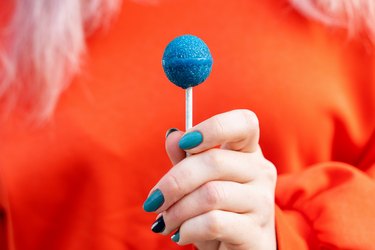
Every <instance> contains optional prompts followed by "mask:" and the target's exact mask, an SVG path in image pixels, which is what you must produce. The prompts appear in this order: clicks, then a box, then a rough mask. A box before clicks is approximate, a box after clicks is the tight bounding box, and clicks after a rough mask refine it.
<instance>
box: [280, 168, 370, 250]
mask: <svg viewBox="0 0 375 250" xmlns="http://www.w3.org/2000/svg"><path fill="white" fill-rule="evenodd" d="M374 170H375V164H374V163H372V165H370V167H369V168H368V169H367V172H362V171H361V170H359V169H357V168H356V167H354V166H350V165H348V164H344V163H340V162H327V163H320V164H316V165H314V166H311V167H310V168H308V169H307V170H305V171H303V172H300V173H297V174H288V175H281V176H280V177H279V180H278V184H277V188H276V203H277V207H276V231H277V240H278V249H279V250H287V249H299V250H304V249H363V250H365V249H373V247H374V237H375V199H374V194H375V182H374V179H373V177H371V173H374Z"/></svg>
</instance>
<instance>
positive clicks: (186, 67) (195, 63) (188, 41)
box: [162, 35, 212, 89]
mask: <svg viewBox="0 0 375 250" xmlns="http://www.w3.org/2000/svg"><path fill="white" fill-rule="evenodd" d="M162 64H163V68H164V72H165V74H166V75H167V77H168V79H169V80H170V81H171V82H173V83H174V84H176V85H177V86H179V87H181V88H183V89H187V88H189V87H194V86H197V85H198V84H200V83H202V82H204V80H206V78H207V77H208V75H209V74H210V73H211V69H212V56H211V53H210V50H209V49H208V47H207V45H206V44H205V43H204V42H203V41H202V40H201V39H200V38H198V37H196V36H193V35H183V36H179V37H176V38H175V39H173V40H172V41H171V42H170V43H169V44H168V45H167V47H166V48H165V51H164V55H163V60H162Z"/></svg>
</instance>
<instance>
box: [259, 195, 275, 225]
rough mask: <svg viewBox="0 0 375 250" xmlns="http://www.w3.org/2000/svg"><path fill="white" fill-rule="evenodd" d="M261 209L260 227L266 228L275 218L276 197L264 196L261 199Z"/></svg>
mask: <svg viewBox="0 0 375 250" xmlns="http://www.w3.org/2000/svg"><path fill="white" fill-rule="evenodd" d="M261 203H262V206H261V209H260V211H259V214H258V225H259V226H260V227H262V228H263V227H266V226H267V225H268V224H269V223H270V222H271V221H272V219H273V217H274V206H275V201H274V195H273V194H263V195H262V198H261Z"/></svg>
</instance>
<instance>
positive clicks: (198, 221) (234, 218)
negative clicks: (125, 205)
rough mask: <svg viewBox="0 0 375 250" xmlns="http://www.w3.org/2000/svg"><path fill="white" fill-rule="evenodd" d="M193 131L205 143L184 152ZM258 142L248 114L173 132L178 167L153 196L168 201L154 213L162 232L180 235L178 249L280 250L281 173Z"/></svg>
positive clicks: (171, 149)
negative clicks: (277, 222) (278, 189)
mask: <svg viewBox="0 0 375 250" xmlns="http://www.w3.org/2000/svg"><path fill="white" fill-rule="evenodd" d="M194 131H199V132H200V133H201V135H202V136H203V140H202V142H201V143H200V144H199V145H197V146H195V147H193V148H191V149H188V150H185V151H184V150H182V149H181V148H180V147H179V144H178V143H179V141H180V140H181V137H182V136H183V135H186V134H187V133H188V132H194ZM258 143H259V123H258V119H257V117H256V115H255V114H254V113H253V112H251V111H249V110H233V111H230V112H227V113H222V114H219V115H216V116H213V117H211V118H209V119H207V120H205V121H203V122H202V123H200V124H198V125H196V126H195V127H193V128H191V129H190V130H189V131H187V132H186V133H183V132H181V131H175V132H173V133H170V134H169V135H168V136H167V139H166V150H167V153H168V156H169V158H170V159H171V161H172V164H173V165H174V166H173V167H172V168H171V169H170V171H168V173H166V174H165V175H164V176H163V177H162V178H161V179H160V180H159V182H158V183H157V184H156V185H155V186H154V188H153V189H152V190H151V192H150V194H151V193H152V192H153V191H154V190H157V189H158V190H160V191H161V193H162V194H163V197H164V202H163V204H162V205H161V206H160V207H159V208H157V209H156V211H155V212H156V213H158V214H159V215H158V217H157V218H160V217H161V216H163V220H164V223H165V229H164V230H163V232H161V233H162V234H164V235H167V234H170V233H173V232H175V233H176V231H177V230H178V231H177V234H178V238H177V244H179V245H186V244H194V245H195V246H196V247H197V248H198V249H199V250H211V249H228V250H229V249H231V250H248V249H251V250H258V249H262V250H265V249H276V235H275V218H274V216H275V215H274V209H275V207H274V206H275V205H274V204H275V201H274V199H275V198H274V197H275V196H274V192H275V186H276V179H277V172H276V168H275V166H274V165H273V164H272V163H271V162H270V161H268V160H267V159H265V158H264V156H263V154H262V151H261V148H260V146H259V144H258ZM185 152H187V153H189V154H190V156H189V157H186V155H185ZM172 239H173V238H172ZM174 241H176V236H175V237H174Z"/></svg>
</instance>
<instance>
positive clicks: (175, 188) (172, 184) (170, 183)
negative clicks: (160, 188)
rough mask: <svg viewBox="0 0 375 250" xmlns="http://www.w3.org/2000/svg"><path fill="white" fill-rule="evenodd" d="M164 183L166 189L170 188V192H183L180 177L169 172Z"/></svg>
mask: <svg viewBox="0 0 375 250" xmlns="http://www.w3.org/2000/svg"><path fill="white" fill-rule="evenodd" d="M166 185H167V187H168V189H169V190H170V192H171V193H177V194H179V193H182V192H183V187H182V182H181V181H180V179H179V178H178V177H177V176H176V175H174V174H170V175H169V176H168V178H167V180H166Z"/></svg>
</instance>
